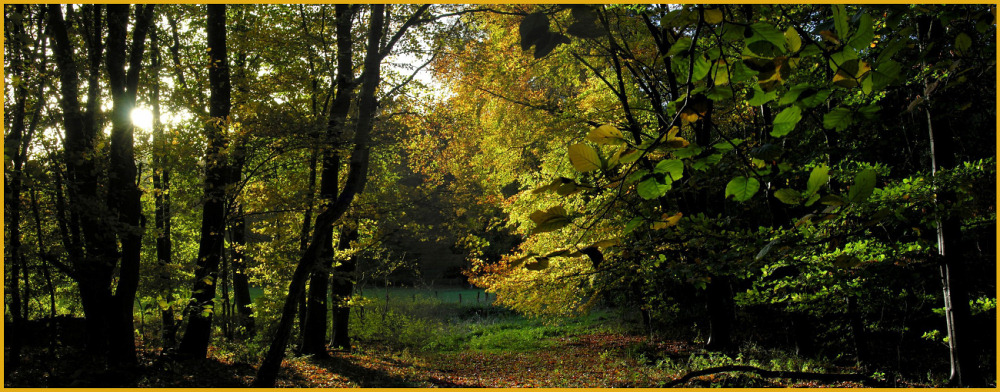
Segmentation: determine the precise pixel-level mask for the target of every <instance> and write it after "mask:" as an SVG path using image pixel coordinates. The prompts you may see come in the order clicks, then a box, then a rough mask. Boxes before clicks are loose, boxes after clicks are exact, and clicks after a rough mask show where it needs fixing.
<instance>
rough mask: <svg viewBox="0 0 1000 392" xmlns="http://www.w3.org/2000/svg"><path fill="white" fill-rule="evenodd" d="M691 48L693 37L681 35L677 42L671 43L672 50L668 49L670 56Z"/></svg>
mask: <svg viewBox="0 0 1000 392" xmlns="http://www.w3.org/2000/svg"><path fill="white" fill-rule="evenodd" d="M690 48H691V37H681V38H679V39H677V42H674V44H673V45H670V50H667V56H669V57H673V56H676V55H678V54H680V53H681V52H683V51H685V50H688V49H690Z"/></svg>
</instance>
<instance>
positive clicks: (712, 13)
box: [703, 8, 722, 24]
mask: <svg viewBox="0 0 1000 392" xmlns="http://www.w3.org/2000/svg"><path fill="white" fill-rule="evenodd" d="M703 15H704V16H703V17H704V18H705V23H708V24H719V23H722V10H720V9H717V8H716V9H710V10H705V11H704V13H703Z"/></svg>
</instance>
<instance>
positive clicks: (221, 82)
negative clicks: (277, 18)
mask: <svg viewBox="0 0 1000 392" xmlns="http://www.w3.org/2000/svg"><path fill="white" fill-rule="evenodd" d="M207 33H208V47H209V48H211V49H212V50H211V51H210V52H209V59H210V61H211V64H212V66H211V67H209V70H208V76H209V83H210V85H211V91H212V96H211V98H210V103H211V105H210V108H209V111H210V113H209V114H210V116H211V120H210V121H209V122H208V123H207V125H206V126H205V133H206V135H207V137H208V141H209V145H208V149H207V150H206V152H205V205H204V208H203V213H202V223H201V241H200V243H199V246H198V260H197V268H196V270H195V280H194V289H193V290H192V295H191V300H190V302H189V303H188V306H187V311H186V313H187V314H186V317H187V319H188V320H189V321H188V326H187V329H186V330H185V331H184V337H183V338H182V339H181V344H180V347H179V351H180V353H182V354H184V355H190V356H194V357H201V358H204V357H205V356H206V355H208V341H209V339H210V337H211V332H212V314H213V312H214V311H215V309H214V299H215V286H216V283H217V282H216V281H217V280H218V275H219V261H220V260H221V258H222V254H221V252H222V245H223V239H224V238H223V233H224V230H225V224H226V223H225V197H226V186H227V185H228V183H229V180H228V178H227V177H228V175H227V174H228V171H229V167H228V165H227V164H226V158H225V152H224V150H225V148H226V139H225V134H224V128H225V126H226V125H225V122H226V121H227V118H228V117H229V110H230V84H229V65H228V64H229V63H228V60H227V56H226V6H225V5H220V4H210V5H209V6H208V22H207Z"/></svg>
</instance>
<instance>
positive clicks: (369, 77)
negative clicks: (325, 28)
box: [253, 4, 385, 388]
mask: <svg viewBox="0 0 1000 392" xmlns="http://www.w3.org/2000/svg"><path fill="white" fill-rule="evenodd" d="M371 8H372V10H371V16H370V18H371V24H370V26H369V29H368V43H367V49H366V53H365V62H364V74H365V75H366V76H365V79H364V80H363V81H362V86H361V95H360V103H359V105H358V125H357V128H356V130H355V133H354V149H353V152H352V154H351V166H350V171H349V173H348V177H347V182H346V185H345V187H344V191H343V193H341V194H340V195H339V196H338V197H337V201H336V202H335V203H333V205H331V206H329V207H327V208H326V209H325V210H324V211H323V212H322V213H321V214H319V216H317V217H316V230H315V231H314V232H313V237H312V240H311V241H310V244H309V247H308V248H307V249H306V252H305V254H303V256H302V258H300V259H299V263H298V266H297V267H296V268H295V272H294V273H293V275H292V281H291V283H290V284H289V287H288V297H287V298H286V299H285V304H284V306H283V308H282V313H281V320H280V321H279V322H278V330H277V331H276V333H275V337H274V341H273V342H272V343H271V347H270V348H269V349H268V351H267V355H266V356H265V357H264V360H263V362H262V363H261V365H260V368H259V369H258V370H257V376H256V377H255V378H254V381H253V386H254V387H261V388H266V387H272V386H274V382H275V380H276V379H277V376H278V370H279V369H280V368H281V361H282V359H283V358H284V356H285V348H286V347H287V345H288V337H289V334H290V333H291V329H292V319H293V318H294V316H295V303H296V302H297V301H298V299H299V297H300V296H301V295H302V294H303V290H304V289H305V284H306V279H307V278H308V277H309V274H310V272H312V269H313V268H314V267H315V265H316V263H317V260H318V258H319V256H320V252H321V251H322V250H323V248H324V246H325V244H324V243H323V241H322V239H323V238H325V236H327V235H330V232H331V231H332V230H333V226H332V225H333V224H334V223H336V222H337V220H339V219H340V217H341V216H343V215H344V213H345V212H347V209H348V208H349V207H350V205H351V203H352V202H353V201H354V197H355V195H357V194H358V193H360V192H361V191H362V190H363V189H364V186H365V183H366V181H367V179H368V157H369V148H370V147H369V139H370V135H371V131H372V126H373V123H374V115H375V92H376V89H377V88H378V83H379V81H380V79H381V76H380V68H379V63H380V62H381V56H379V43H380V42H381V41H382V34H383V29H384V22H385V15H384V12H385V5H382V4H375V5H372V6H371ZM338 38H340V37H338Z"/></svg>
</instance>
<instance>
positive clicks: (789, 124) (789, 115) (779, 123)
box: [771, 105, 802, 137]
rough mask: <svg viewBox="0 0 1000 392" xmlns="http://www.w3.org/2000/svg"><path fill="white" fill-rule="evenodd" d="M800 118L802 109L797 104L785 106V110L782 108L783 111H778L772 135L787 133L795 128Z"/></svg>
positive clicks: (780, 135)
mask: <svg viewBox="0 0 1000 392" xmlns="http://www.w3.org/2000/svg"><path fill="white" fill-rule="evenodd" d="M800 120H802V109H799V107H798V106H795V105H792V106H789V107H787V108H785V110H782V111H781V113H778V115H777V116H775V117H774V130H773V131H771V136H774V137H782V136H785V135H787V134H788V133H789V132H791V131H792V130H793V129H795V125H796V124H798V123H799V121H800Z"/></svg>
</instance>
